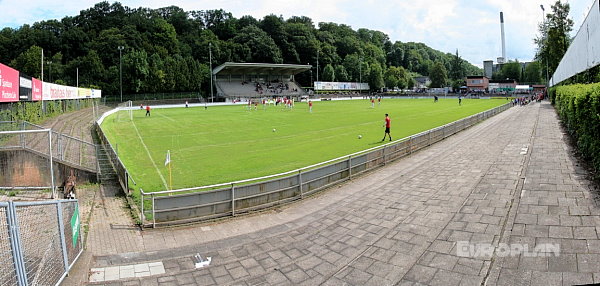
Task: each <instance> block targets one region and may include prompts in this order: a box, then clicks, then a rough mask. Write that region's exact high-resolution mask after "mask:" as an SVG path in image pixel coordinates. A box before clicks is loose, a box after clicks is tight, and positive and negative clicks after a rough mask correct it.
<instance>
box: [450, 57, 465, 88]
mask: <svg viewBox="0 0 600 286" xmlns="http://www.w3.org/2000/svg"><path fill="white" fill-rule="evenodd" d="M463 64H464V63H463V61H462V59H461V58H460V56H459V55H458V50H456V55H455V56H454V57H453V58H452V65H451V66H450V79H451V80H453V81H456V80H462V79H463V78H464V77H465V69H464V67H463Z"/></svg>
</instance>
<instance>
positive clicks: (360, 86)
mask: <svg viewBox="0 0 600 286" xmlns="http://www.w3.org/2000/svg"><path fill="white" fill-rule="evenodd" d="M362 61H363V57H362V56H360V62H359V63H358V88H359V93H362Z"/></svg>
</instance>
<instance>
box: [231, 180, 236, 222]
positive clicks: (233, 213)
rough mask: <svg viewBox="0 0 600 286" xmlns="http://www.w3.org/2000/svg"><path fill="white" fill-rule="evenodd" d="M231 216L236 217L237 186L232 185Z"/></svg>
mask: <svg viewBox="0 0 600 286" xmlns="http://www.w3.org/2000/svg"><path fill="white" fill-rule="evenodd" d="M231 216H235V186H234V184H233V183H232V184H231Z"/></svg>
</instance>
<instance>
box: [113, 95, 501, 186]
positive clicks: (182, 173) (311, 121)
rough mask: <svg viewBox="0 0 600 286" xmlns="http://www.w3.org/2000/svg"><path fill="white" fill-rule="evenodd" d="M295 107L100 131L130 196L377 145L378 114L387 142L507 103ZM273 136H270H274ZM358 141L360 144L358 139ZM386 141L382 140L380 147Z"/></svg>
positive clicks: (177, 112)
mask: <svg viewBox="0 0 600 286" xmlns="http://www.w3.org/2000/svg"><path fill="white" fill-rule="evenodd" d="M313 103H314V105H313V112H312V113H309V112H308V104H307V103H304V102H303V103H296V105H295V107H294V109H293V110H286V109H283V108H281V107H280V106H278V107H275V106H268V107H267V108H266V109H263V107H262V106H261V105H259V106H258V110H256V111H254V110H252V111H249V110H247V108H246V106H245V105H236V106H213V107H208V109H205V108H204V107H190V108H168V109H166V108H165V109H159V108H154V109H152V111H151V114H152V116H150V117H146V116H145V111H144V110H135V111H133V121H128V120H125V118H127V115H126V114H127V113H126V111H121V112H119V113H115V114H113V115H111V116H109V117H108V118H106V119H105V120H104V122H103V124H102V128H103V130H104V131H105V133H106V135H107V137H108V139H109V140H110V142H111V144H112V145H113V146H118V147H117V148H118V153H119V157H120V158H121V160H122V161H123V163H124V164H125V166H126V167H127V169H128V170H129V172H130V175H131V176H132V177H133V179H134V180H135V182H136V183H137V185H136V186H135V188H136V191H137V190H139V188H143V189H144V191H145V192H155V191H163V190H166V189H168V188H169V186H168V185H169V181H170V178H169V169H168V167H166V166H165V159H166V154H167V150H170V154H171V156H170V158H171V168H172V169H171V173H172V177H171V179H172V188H173V189H179V188H186V187H195V186H204V185H210V184H216V183H224V182H230V181H235V180H242V179H248V178H253V177H259V176H265V175H270V174H276V173H280V172H284V171H289V170H294V169H297V168H300V167H304V166H308V165H312V164H315V163H318V162H322V161H325V160H329V159H333V158H337V157H340V156H343V155H347V154H350V153H354V152H357V151H360V150H364V149H367V148H372V147H375V146H378V145H380V144H383V143H382V142H381V139H382V137H383V134H384V129H385V128H384V127H383V122H384V117H385V113H389V114H390V118H391V120H392V127H391V134H392V137H393V139H394V140H397V139H401V138H403V137H406V136H409V135H411V134H416V133H419V132H421V131H424V130H427V129H431V128H434V127H437V126H440V125H443V124H446V123H449V122H452V121H455V120H458V119H460V118H463V117H467V116H469V115H472V114H475V113H478V112H481V111H484V110H488V109H491V108H493V107H496V106H499V105H502V104H504V103H506V100H502V99H463V104H462V106H458V100H457V99H443V98H441V99H440V100H439V102H437V103H434V102H433V100H432V99H384V100H382V102H381V105H378V104H377V103H376V104H375V108H371V103H370V102H369V101H368V100H352V101H327V102H313ZM274 130H275V131H274ZM359 135H361V136H362V139H359V138H358V137H359ZM386 142H387V140H386Z"/></svg>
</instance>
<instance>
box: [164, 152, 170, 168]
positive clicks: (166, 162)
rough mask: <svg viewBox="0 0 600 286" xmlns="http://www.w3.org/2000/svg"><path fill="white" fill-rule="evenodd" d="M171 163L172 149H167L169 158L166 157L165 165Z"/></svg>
mask: <svg viewBox="0 0 600 286" xmlns="http://www.w3.org/2000/svg"><path fill="white" fill-rule="evenodd" d="M169 163H171V150H167V159H165V166H166V165H169Z"/></svg>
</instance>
